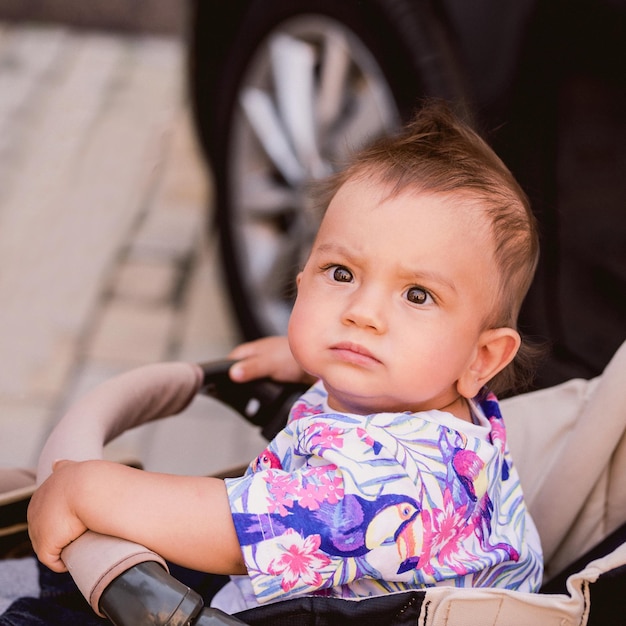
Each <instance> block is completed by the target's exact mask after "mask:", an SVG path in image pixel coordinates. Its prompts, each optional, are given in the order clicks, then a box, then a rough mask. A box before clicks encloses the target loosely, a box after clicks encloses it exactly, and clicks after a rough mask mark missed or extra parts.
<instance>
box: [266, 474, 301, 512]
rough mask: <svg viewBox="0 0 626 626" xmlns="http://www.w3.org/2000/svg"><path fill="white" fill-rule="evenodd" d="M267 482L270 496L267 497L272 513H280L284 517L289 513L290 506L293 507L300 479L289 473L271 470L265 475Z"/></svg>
mask: <svg viewBox="0 0 626 626" xmlns="http://www.w3.org/2000/svg"><path fill="white" fill-rule="evenodd" d="M264 479H265V482H266V483H267V490H268V492H269V496H268V498H267V503H268V510H269V512H270V513H279V514H280V515H282V516H283V517H284V516H285V515H287V514H288V513H289V511H288V510H287V507H288V508H292V507H293V501H294V499H295V497H296V493H297V491H298V488H299V485H298V481H297V480H296V479H295V478H293V477H292V476H291V475H289V474H285V473H283V472H274V471H272V470H269V471H268V472H267V475H266V476H265V477H264Z"/></svg>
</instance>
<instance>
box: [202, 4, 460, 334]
mask: <svg viewBox="0 0 626 626" xmlns="http://www.w3.org/2000/svg"><path fill="white" fill-rule="evenodd" d="M203 4H204V3H203V2H202V1H200V2H198V9H199V11H198V12H197V19H196V24H195V39H196V42H195V45H194V46H193V51H194V52H193V55H194V57H193V59H192V67H193V68H194V69H193V74H192V80H193V81H194V83H195V84H194V98H195V112H196V120H197V124H198V126H199V128H200V137H201V138H202V139H203V142H204V146H205V149H206V152H207V154H208V156H209V159H210V161H211V164H212V169H213V173H214V177H215V190H216V213H215V216H216V226H217V229H218V232H219V239H220V248H221V259H222V265H223V269H224V273H225V277H226V281H227V285H228V290H229V293H230V295H231V298H232V303H233V310H234V311H235V313H236V315H237V318H238V321H239V326H240V328H241V331H242V334H243V336H244V337H245V338H247V339H252V338H255V337H259V336H262V335H266V334H282V333H284V332H285V330H286V326H287V320H288V317H289V313H290V310H291V306H292V303H293V298H294V295H295V277H296V275H297V273H298V271H299V270H300V269H301V267H302V265H303V263H304V261H305V259H306V256H307V253H308V250H309V248H310V245H311V242H312V239H313V236H314V234H315V231H316V229H317V225H318V219H317V218H316V217H315V216H314V215H313V212H312V211H311V207H310V201H309V196H308V195H307V183H309V182H310V181H311V180H313V179H319V178H322V177H324V176H326V175H328V174H330V173H331V172H333V171H334V170H335V169H336V167H337V165H338V164H339V163H341V162H342V160H343V159H344V158H345V157H346V155H347V154H348V153H349V152H350V151H351V150H353V149H355V148H358V147H359V146H361V145H362V144H363V143H364V142H365V141H367V140H369V139H372V138H374V137H376V136H378V135H381V134H383V133H388V132H390V131H392V130H393V129H394V128H396V127H397V126H398V124H399V123H400V121H401V120H402V118H404V117H406V116H407V115H408V114H409V112H410V110H411V109H413V108H414V107H415V106H416V105H417V98H418V97H419V96H425V95H437V96H441V97H445V98H457V97H458V94H459V93H460V90H459V89H458V87H457V85H458V81H457V78H456V72H455V70H454V64H453V62H452V58H453V57H452V55H451V54H450V48H449V47H448V44H447V42H446V40H445V38H443V37H442V33H443V31H442V28H441V24H440V23H439V22H438V21H437V20H436V18H435V16H434V14H433V13H431V12H430V11H427V7H428V3H422V2H420V3H415V2H407V1H406V0H398V1H394V0H392V1H388V2H384V3H383V2H378V1H376V0H370V1H369V2H356V1H352V0H342V2H336V1H335V0H290V2H289V3H285V2H281V1H280V0H262V1H258V0H257V1H252V2H248V3H246V6H245V7H244V8H242V9H241V14H240V15H239V16H238V19H237V23H236V31H235V33H234V35H233V36H232V38H231V42H230V44H225V47H226V48H227V49H226V51H224V50H222V55H221V57H220V56H219V55H217V54H216V51H215V50H214V49H213V50H209V48H208V47H203V45H202V44H201V39H202V38H206V37H210V36H211V33H210V31H211V29H215V28H216V26H215V25H216V24H217V27H219V22H220V17H219V8H218V7H217V6H213V9H214V10H212V11H210V12H206V11H202V6H203ZM207 4H211V5H218V4H220V3H207ZM418 5H419V7H418ZM418 8H419V12H418ZM216 12H217V15H216ZM203 15H204V16H205V19H203ZM209 57H210V58H209ZM218 57H219V58H220V61H219V67H216V58H218ZM211 68H212V69H211ZM210 75H212V79H211V85H208V84H206V81H208V80H209V79H208V78H207V77H208V76H210ZM203 81H205V84H204V85H203ZM207 94H210V96H209V95H207Z"/></svg>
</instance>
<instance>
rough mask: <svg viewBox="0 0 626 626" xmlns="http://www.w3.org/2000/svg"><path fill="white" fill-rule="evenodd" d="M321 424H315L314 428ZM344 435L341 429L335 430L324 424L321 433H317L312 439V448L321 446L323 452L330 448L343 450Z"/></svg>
mask: <svg viewBox="0 0 626 626" xmlns="http://www.w3.org/2000/svg"><path fill="white" fill-rule="evenodd" d="M319 426H320V424H314V426H313V427H312V428H315V427H318V428H319ZM343 434H344V431H343V430H342V429H341V428H333V427H332V426H328V425H327V424H322V425H321V429H320V430H319V432H316V433H315V434H314V435H313V438H312V439H311V445H312V446H319V447H320V448H322V450H327V449H329V448H343V437H342V436H343Z"/></svg>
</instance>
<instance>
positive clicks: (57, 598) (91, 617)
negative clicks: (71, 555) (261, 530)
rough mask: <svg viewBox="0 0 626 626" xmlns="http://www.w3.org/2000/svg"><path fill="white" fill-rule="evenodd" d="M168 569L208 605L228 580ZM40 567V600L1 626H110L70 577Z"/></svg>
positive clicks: (23, 604) (8, 615)
mask: <svg viewBox="0 0 626 626" xmlns="http://www.w3.org/2000/svg"><path fill="white" fill-rule="evenodd" d="M168 566H169V568H170V572H171V573H172V575H173V576H175V577H176V578H178V580H180V581H181V582H182V583H184V584H185V585H187V586H188V587H191V588H192V589H194V590H195V591H197V592H198V593H199V594H200V595H201V596H202V597H203V599H204V602H205V605H208V604H209V603H210V602H211V599H212V598H213V596H214V595H215V594H216V593H217V592H218V591H219V590H220V589H221V588H222V587H223V586H224V585H225V584H226V582H228V580H229V579H228V577H227V576H214V575H211V574H202V573H200V572H194V571H191V570H188V569H185V568H182V567H178V566H177V565H172V564H168ZM38 567H39V584H40V587H41V591H40V595H39V597H38V598H28V597H24V598H20V599H19V600H16V601H15V602H14V603H13V604H12V605H11V606H10V607H9V608H8V609H7V610H6V611H5V612H4V613H3V614H2V615H0V626H74V625H76V626H103V625H104V624H107V623H110V622H109V621H108V620H105V619H103V618H101V617H98V616H97V615H96V614H95V613H94V612H93V610H92V609H91V607H90V606H89V604H88V603H87V601H86V600H85V598H83V596H82V594H81V593H80V591H78V588H77V587H76V584H75V583H74V581H73V580H72V577H71V576H70V575H69V574H67V573H65V574H57V573H55V572H53V571H51V570H49V569H48V568H47V567H45V566H43V565H41V563H39V564H38Z"/></svg>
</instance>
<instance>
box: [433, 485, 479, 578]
mask: <svg viewBox="0 0 626 626" xmlns="http://www.w3.org/2000/svg"><path fill="white" fill-rule="evenodd" d="M443 499H444V508H443V510H442V509H433V511H432V513H433V516H432V531H433V537H432V539H433V546H432V551H433V552H434V553H436V554H437V560H438V561H439V563H440V564H441V565H447V566H448V567H450V568H451V569H452V570H453V571H454V572H456V573H457V574H459V575H461V576H464V575H465V574H467V568H466V567H465V566H464V565H463V562H462V559H463V558H467V557H468V556H469V553H468V551H467V550H466V548H465V542H466V541H467V540H468V539H469V537H471V536H472V534H473V533H474V524H473V523H471V522H470V521H469V520H467V515H466V514H467V505H466V504H464V505H460V506H457V507H455V504H454V499H453V497H452V494H451V493H450V490H449V489H446V490H445V491H444V494H443ZM459 557H461V558H459Z"/></svg>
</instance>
